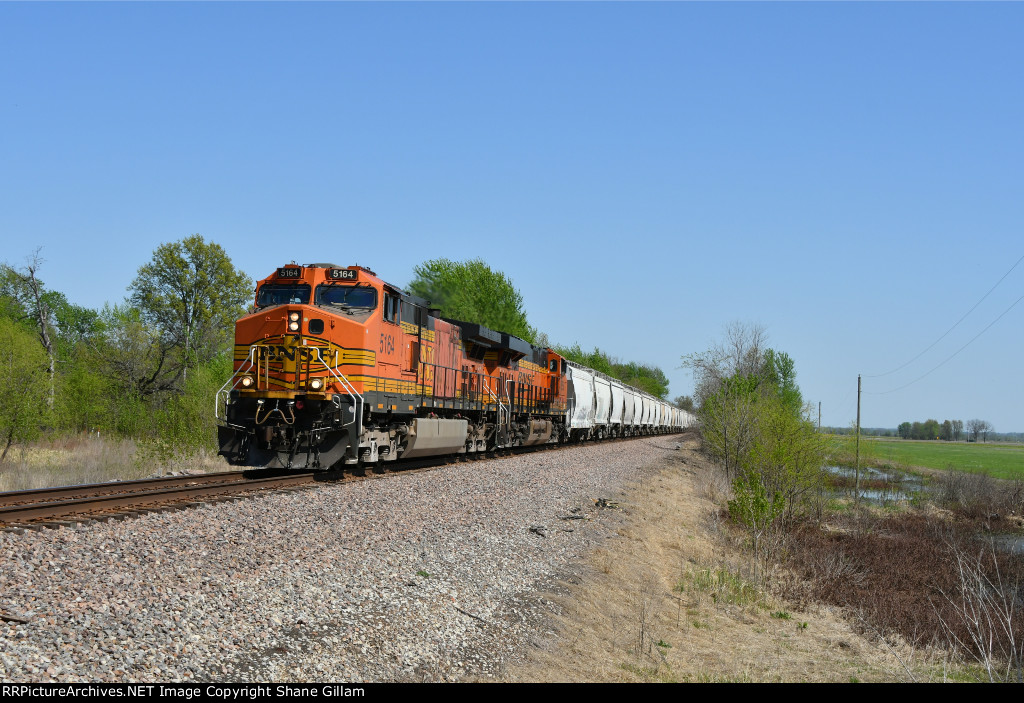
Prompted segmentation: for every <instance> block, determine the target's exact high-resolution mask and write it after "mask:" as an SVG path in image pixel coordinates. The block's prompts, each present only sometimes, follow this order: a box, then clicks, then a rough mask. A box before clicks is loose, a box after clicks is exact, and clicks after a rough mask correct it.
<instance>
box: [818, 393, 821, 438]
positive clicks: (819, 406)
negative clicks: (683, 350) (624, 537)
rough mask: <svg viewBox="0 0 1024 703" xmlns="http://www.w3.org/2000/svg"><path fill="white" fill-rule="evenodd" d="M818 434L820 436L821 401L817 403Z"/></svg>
mask: <svg viewBox="0 0 1024 703" xmlns="http://www.w3.org/2000/svg"><path fill="white" fill-rule="evenodd" d="M818 434H821V401H820V400H819V401H818Z"/></svg>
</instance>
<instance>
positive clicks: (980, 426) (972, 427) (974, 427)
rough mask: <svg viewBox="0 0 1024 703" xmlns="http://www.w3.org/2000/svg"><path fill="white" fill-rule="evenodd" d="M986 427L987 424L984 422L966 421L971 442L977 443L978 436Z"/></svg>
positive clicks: (976, 420)
mask: <svg viewBox="0 0 1024 703" xmlns="http://www.w3.org/2000/svg"><path fill="white" fill-rule="evenodd" d="M987 425H988V423H987V422H986V421H985V420H979V419H978V418H974V419H973V420H968V421H967V431H968V432H970V433H971V441H972V442H977V441H978V436H979V435H980V434H981V433H982V432H984V431H985V428H986V426H987Z"/></svg>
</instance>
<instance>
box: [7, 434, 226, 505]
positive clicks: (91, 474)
mask: <svg viewBox="0 0 1024 703" xmlns="http://www.w3.org/2000/svg"><path fill="white" fill-rule="evenodd" d="M228 469H229V467H228V465H227V463H226V462H224V460H223V459H222V458H221V457H219V456H217V455H215V454H207V453H205V452H200V453H198V454H196V455H194V456H191V457H188V458H187V459H184V460H181V461H178V462H175V464H174V465H173V466H170V467H164V468H163V469H162V471H163V472H164V473H166V472H167V471H175V472H182V471H187V472H190V473H199V472H209V471H227V470H228ZM160 473H161V468H160V467H159V466H156V465H154V464H152V463H149V462H144V461H140V459H139V457H138V455H137V449H136V445H135V442H133V441H131V440H110V439H100V438H95V437H93V438H89V437H86V436H77V437H61V438H58V439H54V440H52V441H49V442H41V443H38V444H36V445H33V446H30V447H19V448H17V449H14V450H12V451H11V452H10V453H9V454H8V455H7V461H5V462H4V463H2V464H0V491H20V490H26V489H30V488H49V487H51V486H73V485H81V484H86V483H104V482H106V481H127V480H131V479H136V478H146V477H147V476H155V475H158V474H160Z"/></svg>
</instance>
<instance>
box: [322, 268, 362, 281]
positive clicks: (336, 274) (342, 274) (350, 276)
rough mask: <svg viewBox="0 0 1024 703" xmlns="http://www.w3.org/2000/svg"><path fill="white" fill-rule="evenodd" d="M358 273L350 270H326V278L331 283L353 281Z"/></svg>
mask: <svg viewBox="0 0 1024 703" xmlns="http://www.w3.org/2000/svg"><path fill="white" fill-rule="evenodd" d="M358 273H359V272H358V271H353V270H352V269H328V270H327V277H328V278H330V279H331V280H332V281H354V280H356V278H357V277H358Z"/></svg>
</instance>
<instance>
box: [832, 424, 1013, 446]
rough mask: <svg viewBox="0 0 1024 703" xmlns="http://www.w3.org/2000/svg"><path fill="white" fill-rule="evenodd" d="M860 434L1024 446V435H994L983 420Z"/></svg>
mask: <svg viewBox="0 0 1024 703" xmlns="http://www.w3.org/2000/svg"><path fill="white" fill-rule="evenodd" d="M947 423H948V424H947ZM972 423H975V424H972ZM982 423H983V424H982ZM821 431H822V432H828V433H830V434H836V435H852V434H853V433H854V432H855V431H856V430H855V428H853V427H822V428H821ZM860 433H861V435H863V436H866V437H892V438H899V439H931V440H942V441H947V442H964V441H967V442H1024V432H995V431H993V430H992V425H991V423H988V422H987V421H985V420H969V421H968V422H967V423H966V424H965V423H964V422H963V421H961V420H946V421H945V422H941V423H940V422H938V421H937V420H925V421H924V422H903V423H900V425H899V427H896V428H891V427H861V428H860Z"/></svg>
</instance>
